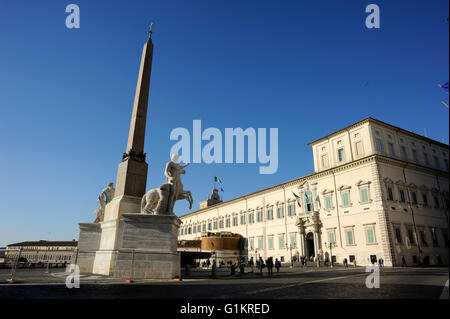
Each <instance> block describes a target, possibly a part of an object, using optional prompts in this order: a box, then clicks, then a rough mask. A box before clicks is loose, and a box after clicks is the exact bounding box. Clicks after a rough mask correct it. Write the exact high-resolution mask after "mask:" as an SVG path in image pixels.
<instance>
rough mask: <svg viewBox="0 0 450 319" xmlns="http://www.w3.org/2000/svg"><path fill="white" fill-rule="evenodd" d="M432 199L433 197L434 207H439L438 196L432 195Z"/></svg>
mask: <svg viewBox="0 0 450 319" xmlns="http://www.w3.org/2000/svg"><path fill="white" fill-rule="evenodd" d="M433 199H434V208H439V206H440V205H439V197H438V196H436V195H434V196H433Z"/></svg>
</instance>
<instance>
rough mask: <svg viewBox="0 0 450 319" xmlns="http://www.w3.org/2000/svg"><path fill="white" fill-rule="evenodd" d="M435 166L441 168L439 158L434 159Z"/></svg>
mask: <svg viewBox="0 0 450 319" xmlns="http://www.w3.org/2000/svg"><path fill="white" fill-rule="evenodd" d="M434 166H435V167H436V168H439V158H438V157H437V156H435V157H434Z"/></svg>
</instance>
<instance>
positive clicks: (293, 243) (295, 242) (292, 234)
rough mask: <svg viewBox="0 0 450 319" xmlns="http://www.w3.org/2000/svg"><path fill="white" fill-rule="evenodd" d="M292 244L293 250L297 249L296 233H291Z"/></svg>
mask: <svg viewBox="0 0 450 319" xmlns="http://www.w3.org/2000/svg"><path fill="white" fill-rule="evenodd" d="M289 238H290V244H291V248H297V240H296V238H297V237H296V235H295V233H291V234H290V236H289Z"/></svg>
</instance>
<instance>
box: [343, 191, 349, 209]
mask: <svg viewBox="0 0 450 319" xmlns="http://www.w3.org/2000/svg"><path fill="white" fill-rule="evenodd" d="M342 206H344V207H347V206H350V193H349V192H348V191H345V192H342Z"/></svg>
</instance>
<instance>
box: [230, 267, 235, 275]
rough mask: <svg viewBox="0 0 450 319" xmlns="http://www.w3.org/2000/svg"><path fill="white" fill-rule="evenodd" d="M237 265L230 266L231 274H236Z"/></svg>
mask: <svg viewBox="0 0 450 319" xmlns="http://www.w3.org/2000/svg"><path fill="white" fill-rule="evenodd" d="M235 270H236V269H235V267H234V265H231V266H230V276H233V275H234V274H235Z"/></svg>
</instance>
